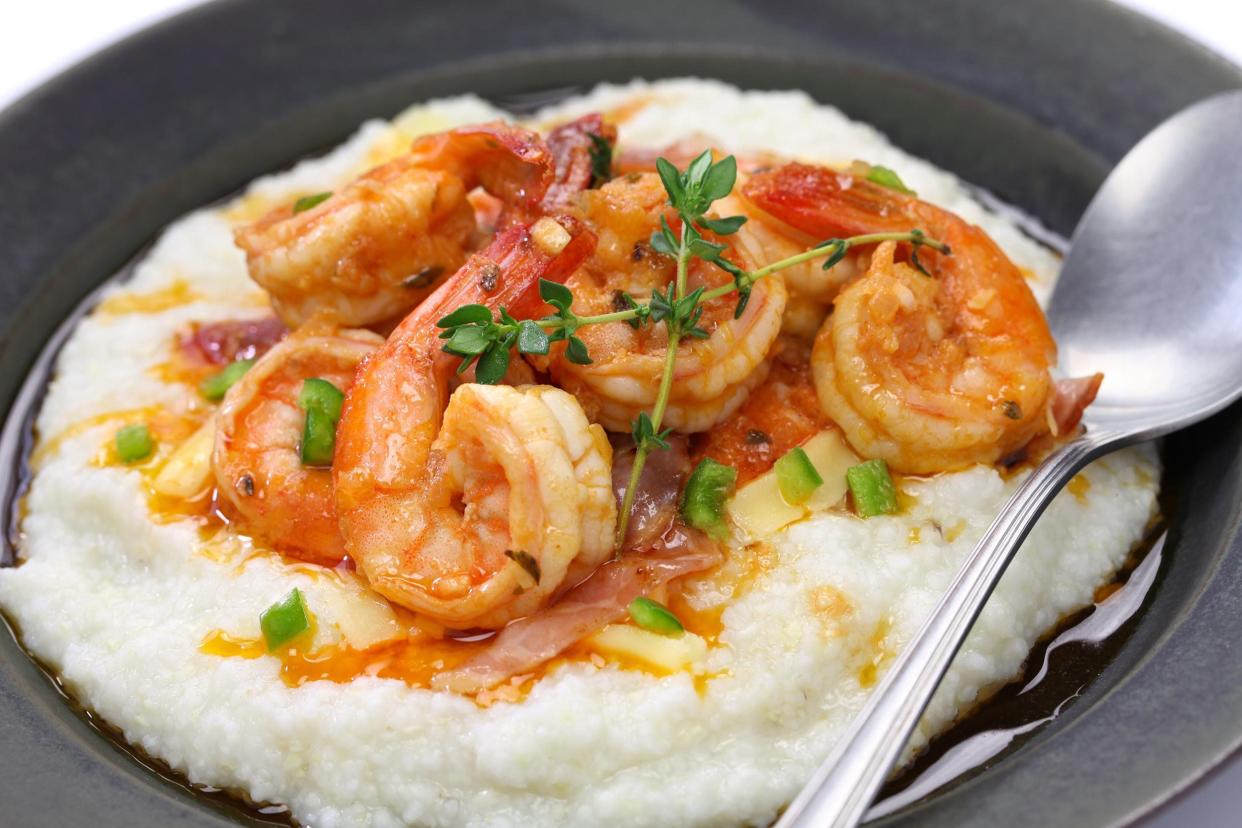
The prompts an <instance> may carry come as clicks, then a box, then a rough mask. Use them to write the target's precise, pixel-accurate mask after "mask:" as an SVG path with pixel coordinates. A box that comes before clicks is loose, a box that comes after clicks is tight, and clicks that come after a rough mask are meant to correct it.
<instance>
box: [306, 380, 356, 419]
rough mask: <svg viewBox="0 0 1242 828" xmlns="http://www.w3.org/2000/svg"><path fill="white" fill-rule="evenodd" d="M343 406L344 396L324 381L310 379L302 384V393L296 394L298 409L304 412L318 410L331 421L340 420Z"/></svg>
mask: <svg viewBox="0 0 1242 828" xmlns="http://www.w3.org/2000/svg"><path fill="white" fill-rule="evenodd" d="M344 404H345V395H344V394H342V393H341V390H340V389H339V388H337V387H336V386H335V385H333V384H332V383H330V382H328V381H327V380H325V379H319V378H318V377H312V378H311V379H308V380H305V381H304V382H303V383H302V391H301V393H299V394H298V407H299V408H301V409H303V410H304V411H310V410H311V409H312V408H318V409H319V410H320V411H322V412H323V413H324V414H327V415H328V416H329V417H331V418H332V419H333V420H339V419H341V406H343V405H344Z"/></svg>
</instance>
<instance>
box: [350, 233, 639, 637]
mask: <svg viewBox="0 0 1242 828" xmlns="http://www.w3.org/2000/svg"><path fill="white" fill-rule="evenodd" d="M553 225H558V226H555V227H554V226H553ZM593 244H594V237H593V236H592V234H591V233H590V232H588V231H586V230H585V229H584V228H583V227H582V226H581V225H580V224H579V223H577V222H574V221H573V220H571V219H568V218H564V219H561V220H560V221H557V220H554V219H552V218H546V217H545V218H543V219H540V220H539V221H538V222H536V223H535V224H534V225H533V226H531V227H529V228H528V227H524V226H520V225H519V226H515V227H512V228H510V229H509V230H506V231H504V232H502V233H500V234H499V235H498V236H497V237H496V238H495V239H494V240H493V242H492V243H491V245H490V246H489V247H488V248H487V249H486V250H484V251H482V252H481V253H477V254H475V255H474V256H472V257H471V258H470V259H469V260H468V261H467V262H466V264H465V265H464V266H463V267H462V268H461V270H459V271H458V272H457V273H456V274H455V275H454V276H453V277H451V278H450V279H449V280H448V281H447V282H445V283H444V284H443V285H442V286H441V287H440V288H439V289H438V290H437V291H436V293H434V294H433V295H432V296H431V297H430V298H429V299H428V300H427V301H426V302H424V303H423V304H422V305H420V306H419V307H418V308H416V309H415V310H414V311H413V312H412V313H411V314H410V315H409V316H407V317H406V318H405V320H404V321H402V323H401V324H400V325H399V326H398V327H397V328H396V330H394V331H393V333H392V334H391V336H389V338H388V341H387V342H386V343H385V344H384V346H383V348H381V349H380V350H379V351H378V352H377V353H376V354H375V355H374V356H373V357H371V358H370V359H368V360H367V362H366V363H365V364H364V365H363V366H362V368H361V369H360V370H359V372H358V377H357V379H356V381H355V383H354V386H353V388H352V389H351V391H350V393H349V395H348V397H347V398H346V402H345V407H344V411H343V412H342V416H341V421H340V424H339V426H338V429H337V449H336V457H335V460H334V462H333V474H334V479H335V483H336V498H337V510H338V513H339V515H340V525H341V530H342V533H343V534H344V537H345V546H346V549H347V550H348V551H349V554H350V555H351V556H352V557H353V559H354V560H355V561H356V562H357V564H358V567H359V569H360V571H361V572H362V573H363V574H364V575H365V576H366V578H367V580H368V581H369V582H370V584H371V586H372V588H374V589H375V590H376V591H378V592H380V593H381V594H383V595H384V596H386V597H387V598H389V599H390V600H392V601H394V602H396V603H398V604H401V605H403V606H405V607H407V608H409V609H412V610H414V611H416V612H420V613H423V614H424V615H426V616H429V617H431V618H433V619H435V620H436V621H438V622H440V623H443V624H445V625H448V626H450V627H454V628H498V627H501V626H503V625H504V624H506V623H507V622H508V621H510V620H512V619H514V618H518V617H522V616H525V615H529V614H530V613H532V612H534V611H535V610H537V609H539V608H540V607H541V606H542V605H544V604H545V603H547V602H548V601H549V600H551V599H552V598H553V597H555V595H556V594H558V592H559V591H561V590H562V588H564V587H568V586H571V585H572V584H573V583H574V580H575V579H576V578H578V577H580V576H581V575H584V574H585V573H586V572H587V571H589V570H591V569H593V568H594V567H595V566H597V565H599V564H600V563H602V562H603V561H604V560H605V559H606V558H607V557H608V556H609V555H610V554H611V552H612V532H613V526H614V524H615V520H616V503H615V500H614V498H613V494H612V489H611V463H612V453H611V448H610V446H609V444H608V441H607V439H606V437H605V434H604V431H603V429H602V428H600V427H599V426H598V425H591V424H590V423H589V422H588V421H587V419H586V416H585V415H584V414H583V412H582V409H581V407H580V406H579V405H578V403H577V401H576V400H574V398H573V397H572V396H570V395H569V394H567V393H565V392H564V391H561V390H559V389H556V388H551V387H546V386H531V385H527V386H521V387H517V388H513V387H508V386H485V385H474V384H466V385H461V386H459V387H458V388H457V389H456V390H455V391H454V392H453V394H452V397H451V399H450V400H449V402H448V404H447V408H446V407H445V398H446V396H447V395H448V381H449V375H450V374H452V372H453V367H454V364H455V362H456V358H454V357H452V356H450V355H447V354H445V353H443V352H442V351H441V350H440V340H439V339H438V330H437V329H436V321H437V320H438V319H440V318H442V317H443V316H445V315H446V314H448V313H449V312H450V311H452V310H454V309H456V308H457V307H460V306H461V305H464V304H469V303H479V304H484V305H486V306H488V307H490V308H493V309H495V308H497V307H501V306H504V307H506V308H507V309H508V310H509V312H510V313H512V314H513V315H514V316H515V317H517V318H522V317H529V316H531V315H533V314H536V313H538V312H539V309H540V308H541V306H542V303H541V302H540V301H539V299H538V296H537V292H536V286H537V283H538V281H539V279H540V278H545V279H549V280H554V281H564V279H565V277H566V276H567V275H568V274H569V273H570V272H571V271H572V270H573V269H574V268H576V267H577V266H578V265H579V264H580V263H581V261H582V260H583V259H584V258H585V257H586V256H587V255H589V253H590V250H591V248H592V246H593Z"/></svg>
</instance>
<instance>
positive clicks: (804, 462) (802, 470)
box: [773, 446, 824, 506]
mask: <svg viewBox="0 0 1242 828" xmlns="http://www.w3.org/2000/svg"><path fill="white" fill-rule="evenodd" d="M773 468H774V469H776V483H777V485H779V486H780V489H781V497H783V498H785V500H786V501H788V502H789V503H791V504H793V505H794V506H797V505H798V504H800V503H805V502H806V501H807V499H808V498H810V496H811V495H812V494H814V493H815V490H816V489H818V488H819V487H820V486H822V485H824V478H822V477H820V475H819V471H817V470H816V468H815V464H814V463H812V462H811V458H810V457H807V455H806V452H805V451H803V450H802V447H801V446H795V447H794V448H792V449H790V450H789V452H787V453H786V454H785V456H784V457H782V458H781V459H779V460H777V461H776V465H774V466H773Z"/></svg>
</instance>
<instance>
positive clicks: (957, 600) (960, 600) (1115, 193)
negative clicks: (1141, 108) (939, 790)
mask: <svg viewBox="0 0 1242 828" xmlns="http://www.w3.org/2000/svg"><path fill="white" fill-rule="evenodd" d="M1239 125H1242V90H1239V91H1236V92H1227V93H1223V94H1221V95H1217V96H1214V97H1212V98H1208V99H1207V100H1205V101H1202V102H1200V103H1197V104H1195V105H1193V106H1191V107H1189V108H1188V109H1186V110H1183V111H1182V112H1180V113H1178V114H1177V115H1175V116H1173V117H1172V118H1170V119H1169V120H1167V121H1165V122H1164V123H1163V124H1161V125H1160V126H1159V127H1157V128H1156V129H1155V130H1154V131H1153V132H1152V133H1150V134H1149V135H1148V136H1147V137H1145V138H1144V139H1143V140H1142V141H1140V142H1139V143H1138V145H1137V146H1136V147H1135V148H1134V149H1132V150H1131V151H1130V153H1129V154H1127V155H1126V157H1125V158H1124V159H1123V160H1122V162H1121V163H1120V164H1119V165H1118V166H1117V168H1116V169H1115V170H1113V172H1112V174H1111V175H1109V177H1108V180H1107V181H1105V182H1104V186H1103V187H1101V188H1100V191H1099V193H1098V194H1097V195H1096V197H1095V198H1094V199H1093V200H1092V202H1091V206H1090V207H1088V208H1087V211H1086V213H1085V214H1084V215H1083V218H1082V221H1081V222H1080V223H1079V225H1078V229H1077V230H1076V231H1075V233H1074V237H1073V241H1072V243H1071V248H1070V254H1069V257H1068V258H1067V259H1066V261H1065V266H1064V268H1063V270H1062V274H1061V279H1060V281H1059V283H1058V285H1057V288H1056V290H1055V292H1054V293H1053V297H1052V303H1051V307H1050V311H1049V322H1050V324H1051V326H1052V330H1053V334H1054V336H1055V337H1056V340H1057V342H1058V343H1059V346H1060V351H1061V353H1060V367H1061V370H1062V372H1063V373H1064V374H1065V375H1066V376H1089V375H1093V374H1095V373H1096V372H1103V373H1104V383H1103V385H1102V386H1101V390H1100V394H1099V396H1098V397H1097V398H1096V401H1095V402H1094V403H1093V404H1092V405H1091V406H1090V407H1089V408H1088V409H1087V415H1086V417H1085V418H1084V421H1083V422H1084V425H1085V430H1084V432H1083V433H1082V434H1081V435H1079V436H1078V437H1077V438H1075V439H1073V440H1070V441H1068V442H1066V443H1064V444H1063V445H1062V446H1060V447H1059V448H1058V449H1056V450H1055V451H1053V452H1052V453H1051V454H1050V455H1048V457H1047V458H1045V459H1044V460H1043V462H1041V463H1040V464H1039V465H1038V466H1037V467H1036V468H1035V469H1034V470H1032V472H1031V473H1030V474H1029V475H1028V476H1027V478H1026V479H1025V480H1024V481H1023V482H1022V483H1021V485H1019V487H1018V489H1017V490H1016V491H1015V492H1014V493H1013V495H1012V496H1011V497H1010V498H1009V500H1008V501H1007V502H1006V503H1005V505H1004V507H1003V508H1002V509H1001V512H1000V514H999V515H997V517H996V519H995V520H994V521H993V522H992V524H991V525H990V526H989V527H988V529H987V531H986V532H984V534H983V537H982V538H981V539H980V540H979V543H978V544H977V545H976V546H975V548H974V550H973V551H972V552H971V553H970V555H969V557H967V559H966V562H965V563H964V564H963V565H962V568H961V569H960V570H959V571H958V574H957V576H956V578H955V579H954V580H953V583H952V584H951V585H950V586H949V589H948V590H947V591H946V592H945V594H944V596H943V597H942V598H941V599H940V602H939V603H938V604H937V605H936V607H935V609H934V610H932V613H931V615H930V617H929V618H928V619H927V621H926V622H924V624H923V626H922V627H921V628H920V629H919V631H918V632H917V633H916V634H915V636H914V638H913V639H912V640H911V641H910V643H909V644H908V645H907V646H906V647H905V649H904V650H902V652H901V654H900V655H899V656H898V657H897V659H896V660H895V661H894V663H893V665H892V667H891V668H890V669H889V671H888V673H887V674H886V675H885V676H884V679H883V680H882V681H881V682H880V684H879V686H878V687H877V688H876V690H875V691H874V692H873V693H872V695H871V698H870V699H869V700H868V701H867V704H866V706H865V707H864V708H863V710H862V712H861V713H860V714H859V715H858V717H857V718H856V719H855V720H854V722H853V724H852V725H851V727H850V729H849V731H848V732H847V733H846V734H845V736H844V737H843V738H842V739H841V742H840V744H839V745H838V746H837V748H836V749H835V750H834V751H833V753H832V754H831V755H830V756H829V757H828V759H827V760H825V762H824V763H823V765H821V766H820V768H819V770H818V771H817V772H816V773H815V775H814V776H813V777H812V778H811V780H810V782H808V783H807V786H806V787H805V788H804V789H803V790H802V792H801V793H800V794H799V795H798V797H797V798H796V799H795V800H794V801H793V802H792V803H791V804H790V805H789V807H788V808H787V809H786V810H785V813H784V815H783V816H782V817H781V819H780V820H779V821H778V822H777V828H795V826H797V827H798V828H811V826H814V827H815V828H824V826H834V828H849V826H854V825H857V824H858V823H859V822H860V821H861V820H862V818H863V815H864V814H865V813H866V809H867V807H868V806H869V805H870V803H871V801H872V800H873V799H874V798H875V795H876V793H877V791H879V789H880V786H881V785H882V784H883V782H884V780H885V778H886V777H887V776H888V773H889V771H890V770H891V769H892V767H893V764H894V763H895V762H896V761H897V758H898V757H899V756H900V755H901V753H902V750H903V749H904V748H905V746H906V743H907V742H908V741H909V738H910V733H911V732H912V731H913V730H914V727H915V725H916V724H917V723H918V720H919V717H920V716H922V714H923V710H924V709H925V708H926V707H927V704H928V702H930V701H931V698H932V695H933V694H934V693H935V691H936V687H937V686H938V685H939V683H940V680H941V678H943V676H944V674H945V671H946V670H948V668H949V665H950V664H951V663H952V662H953V657H954V656H955V655H956V654H957V651H958V649H959V648H960V647H961V644H962V641H963V640H965V638H966V635H967V634H968V633H969V632H970V628H971V626H972V625H973V624H974V621H975V618H977V617H978V615H979V612H980V611H981V610H982V609H983V606H984V604H985V603H986V602H987V599H988V597H989V596H990V595H991V594H992V590H993V589H994V588H995V586H996V584H997V583H998V582H999V581H1000V578H1001V576H1002V575H1003V574H1004V572H1005V569H1006V568H1007V567H1008V565H1009V562H1010V561H1011V560H1013V556H1014V555H1015V554H1016V553H1017V551H1018V548H1019V546H1020V545H1021V544H1022V541H1023V540H1024V539H1025V538H1026V536H1027V534H1028V533H1029V532H1030V530H1031V527H1032V526H1034V524H1035V521H1036V520H1037V519H1038V518H1039V516H1040V514H1041V513H1042V512H1043V510H1044V508H1045V507H1046V506H1047V505H1048V503H1049V502H1051V500H1052V498H1053V497H1054V496H1055V495H1056V493H1057V492H1058V491H1060V489H1061V488H1062V487H1063V486H1064V485H1065V484H1066V483H1068V482H1069V480H1070V478H1072V477H1073V476H1074V475H1075V474H1077V473H1078V471H1079V470H1081V469H1082V467H1083V466H1085V465H1086V464H1087V463H1089V462H1090V461H1091V460H1093V459H1095V458H1096V457H1099V456H1100V455H1102V454H1106V453H1108V452H1110V451H1113V450H1115V449H1118V448H1121V447H1122V446H1125V445H1128V444H1130V443H1134V442H1138V441H1141V440H1146V439H1150V438H1153V437H1158V436H1160V435H1162V434H1167V433H1169V432H1171V431H1175V430H1177V429H1179V428H1183V427H1185V426H1187V425H1190V424H1192V423H1195V422H1198V421H1200V420H1202V419H1204V418H1206V417H1208V416H1209V415H1211V414H1213V413H1215V412H1217V411H1220V410H1221V409H1223V408H1224V407H1225V406H1227V405H1229V404H1230V403H1231V402H1233V401H1234V400H1237V399H1238V398H1239V397H1240V396H1242V206H1239V201H1238V193H1239V192H1242V165H1239V164H1238V163H1237V158H1238V157H1239V155H1242V132H1240V131H1239Z"/></svg>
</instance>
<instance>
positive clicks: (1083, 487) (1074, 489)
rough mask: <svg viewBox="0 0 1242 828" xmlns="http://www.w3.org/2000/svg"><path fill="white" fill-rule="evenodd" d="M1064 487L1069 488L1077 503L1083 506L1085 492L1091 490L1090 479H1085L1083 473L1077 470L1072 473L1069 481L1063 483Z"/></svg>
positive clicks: (1085, 499) (1085, 501)
mask: <svg viewBox="0 0 1242 828" xmlns="http://www.w3.org/2000/svg"><path fill="white" fill-rule="evenodd" d="M1065 488H1066V489H1068V490H1069V493H1070V494H1072V495H1073V496H1074V497H1075V499H1077V500H1078V502H1079V503H1081V504H1083V505H1084V506H1085V505H1086V504H1087V492H1089V491H1091V481H1090V480H1088V479H1087V476H1086V475H1085V474H1083V473H1082V472H1079V473H1078V474H1076V475H1074V476H1073V477H1072V478H1071V479H1070V482H1069V483H1067V484H1066V485H1065Z"/></svg>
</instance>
